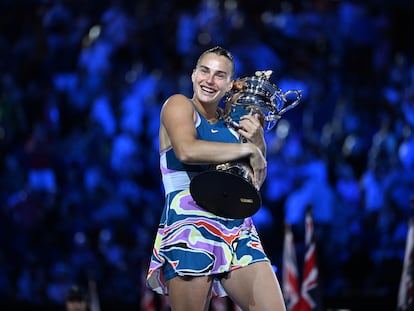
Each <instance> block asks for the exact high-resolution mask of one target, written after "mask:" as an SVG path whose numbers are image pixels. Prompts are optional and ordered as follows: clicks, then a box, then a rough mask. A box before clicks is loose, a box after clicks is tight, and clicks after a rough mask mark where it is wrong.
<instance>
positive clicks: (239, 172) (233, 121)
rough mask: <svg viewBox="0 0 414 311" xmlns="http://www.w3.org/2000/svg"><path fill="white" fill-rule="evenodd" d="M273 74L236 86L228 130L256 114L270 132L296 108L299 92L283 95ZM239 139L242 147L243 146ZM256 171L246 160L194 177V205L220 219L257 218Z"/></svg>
mask: <svg viewBox="0 0 414 311" xmlns="http://www.w3.org/2000/svg"><path fill="white" fill-rule="evenodd" d="M271 74H272V71H271V70H267V71H257V72H256V73H255V75H254V76H251V77H245V78H239V79H237V80H236V81H235V82H234V85H233V88H232V90H231V92H230V93H229V94H228V96H227V98H226V100H225V108H224V113H223V118H224V122H225V123H226V124H227V126H229V127H232V128H233V129H235V130H238V129H239V128H240V127H239V122H240V118H241V116H243V115H246V114H257V115H258V117H259V120H260V122H261V125H262V127H263V129H264V131H265V132H268V131H270V130H271V129H272V128H273V127H274V126H275V125H276V123H277V121H278V120H279V119H280V118H281V115H282V114H284V113H285V112H286V111H288V110H290V109H292V108H294V107H296V106H297V105H298V104H299V102H300V100H301V97H302V93H301V91H300V90H289V91H287V92H283V91H282V90H281V89H280V88H279V87H278V86H277V85H276V84H274V83H272V82H270V81H269V78H270V75H271ZM244 142H245V141H244V139H243V138H242V137H240V143H244ZM252 180H253V170H252V168H251V167H250V165H249V163H248V161H247V159H246V160H245V161H243V160H238V161H234V162H227V163H222V164H218V165H212V166H211V169H209V170H207V171H204V172H201V173H199V174H198V175H196V176H194V177H193V178H192V179H191V182H190V193H191V195H192V197H193V199H194V200H195V202H196V203H197V204H198V205H199V206H201V207H202V208H204V209H205V210H207V211H210V212H212V213H214V214H216V215H217V216H220V217H225V218H232V219H242V218H246V217H250V216H252V215H254V214H255V213H256V212H257V211H258V210H259V208H260V206H261V204H262V198H261V195H260V191H259V190H258V189H256V187H255V186H254V185H253V183H252Z"/></svg>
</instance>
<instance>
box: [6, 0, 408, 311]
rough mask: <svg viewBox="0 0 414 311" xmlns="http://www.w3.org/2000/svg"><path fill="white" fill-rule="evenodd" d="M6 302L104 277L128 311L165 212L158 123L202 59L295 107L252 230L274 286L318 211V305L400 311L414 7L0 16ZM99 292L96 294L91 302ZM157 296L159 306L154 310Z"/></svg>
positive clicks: (21, 8)
mask: <svg viewBox="0 0 414 311" xmlns="http://www.w3.org/2000/svg"><path fill="white" fill-rule="evenodd" d="M0 15H1V16H0V74H1V81H0V82H1V97H0V169H1V175H0V302H1V303H0V304H1V305H3V307H4V308H5V309H6V310H11V309H16V308H17V307H22V308H26V309H28V310H35V309H41V310H46V309H50V310H54V309H57V310H58V309H62V306H63V301H64V297H65V293H66V292H67V290H68V288H69V287H70V286H71V285H73V284H78V285H80V286H81V287H83V288H84V289H85V291H87V288H88V281H90V280H93V281H96V284H97V288H98V295H99V298H100V303H101V309H102V310H112V309H114V310H115V309H116V310H120V309H122V310H133V309H134V310H136V309H137V308H139V304H140V302H141V297H142V294H143V293H144V291H143V288H142V284H143V275H144V274H143V272H142V271H145V269H146V267H147V264H148V261H149V257H150V253H151V247H152V241H153V237H154V234H155V230H156V227H157V224H158V220H159V216H160V213H161V210H162V206H163V191H162V187H161V183H160V175H159V165H158V141H157V139H158V138H157V134H158V125H159V120H158V115H159V110H160V107H161V105H162V103H163V101H164V100H165V99H166V98H167V97H168V96H170V95H172V94H173V93H175V92H182V93H184V94H186V95H188V96H191V95H192V94H191V81H190V74H191V71H192V69H193V66H194V64H195V62H196V60H197V57H198V56H199V54H200V53H201V52H202V51H204V50H205V49H207V48H210V47H212V46H214V45H222V46H223V47H225V48H227V49H228V50H230V51H231V52H232V53H233V54H234V56H235V58H236V66H237V67H236V76H247V75H252V74H253V73H254V72H255V71H256V70H266V69H272V70H273V71H274V73H273V75H272V79H271V80H272V81H274V82H275V83H277V84H278V85H279V86H280V87H281V88H282V89H283V90H285V91H286V90H288V89H302V90H303V91H304V98H303V100H302V102H301V103H300V105H299V106H298V107H297V108H295V109H293V110H291V111H289V112H288V113H286V114H285V115H284V116H283V119H282V120H281V121H279V123H278V125H277V126H276V128H275V129H274V130H272V131H271V132H269V133H267V135H266V138H267V139H268V144H269V148H268V159H269V160H268V161H269V174H268V178H267V180H266V183H265V184H264V186H263V188H262V199H263V207H262V208H261V210H260V211H259V213H258V214H257V215H255V221H256V224H257V227H258V230H259V232H260V233H261V236H262V238H263V243H264V246H265V248H266V250H267V252H268V254H269V257H271V259H272V261H273V263H274V265H275V266H276V267H277V269H278V270H277V273H278V276H279V279H280V276H281V265H282V262H281V258H282V248H283V223H284V222H287V223H290V224H291V225H292V227H293V230H294V234H295V241H296V246H297V254H298V264H299V269H301V265H302V262H303V234H304V229H303V228H304V221H303V211H304V208H305V207H306V206H309V205H310V206H312V209H313V214H314V220H315V231H316V238H317V247H318V265H319V269H320V285H321V289H322V293H323V303H324V306H325V308H326V309H329V308H349V309H352V310H373V309H378V308H381V310H394V309H395V307H396V299H397V292H398V285H399V279H400V275H401V269H402V261H403V256H404V247H405V241H406V233H407V224H408V220H409V218H410V217H411V216H412V211H413V210H412V206H411V205H410V198H411V197H412V196H413V194H414V178H413V177H412V176H413V173H414V160H413V159H414V140H413V128H414V62H413V52H414V51H413V47H414V46H413V41H412V37H413V35H414V34H413V29H414V5H413V4H412V2H411V1H328V0H319V1H317V0H315V1H264V0H256V1H229V0H227V1H161V0H156V1H127V0H124V1H122V0H119V1H97V0H96V1H81V0H77V1H76V0H72V1H70V0H66V1H65V0H62V1H47V0H43V1H41V0H32V1H29V0H28V1H11V0H10V1H6V0H2V1H1V2H0ZM89 294H90V293H89ZM157 299H159V297H158V298H157Z"/></svg>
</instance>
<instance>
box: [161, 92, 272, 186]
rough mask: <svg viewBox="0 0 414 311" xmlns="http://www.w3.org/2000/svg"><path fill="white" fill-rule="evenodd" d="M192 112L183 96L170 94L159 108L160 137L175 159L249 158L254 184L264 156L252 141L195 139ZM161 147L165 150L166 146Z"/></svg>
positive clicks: (260, 174) (213, 161)
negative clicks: (167, 142)
mask: <svg viewBox="0 0 414 311" xmlns="http://www.w3.org/2000/svg"><path fill="white" fill-rule="evenodd" d="M194 120H195V111H194V107H193V104H192V102H191V101H190V100H189V99H188V98H187V97H185V96H183V95H180V94H177V95H173V96H171V97H170V98H169V99H168V100H167V101H166V102H165V103H164V105H163V107H162V109H161V129H160V140H161V137H162V136H166V137H164V140H165V138H168V140H169V143H170V145H171V146H172V147H173V149H174V152H175V154H176V156H177V158H178V159H179V160H180V161H181V162H183V163H187V164H219V163H225V162H229V161H235V160H239V159H243V158H247V157H248V158H249V161H250V165H251V166H252V169H253V173H254V179H255V184H257V185H256V186H257V187H259V186H260V185H261V184H262V183H263V181H264V179H265V176H266V159H265V158H264V156H263V154H262V152H261V151H260V150H259V148H257V147H256V146H255V145H254V144H252V143H243V144H240V143H221V142H212V141H206V140H200V139H197V130H196V128H195V126H194ZM160 143H161V146H162V147H164V148H163V149H166V147H169V146H165V144H164V146H163V144H162V142H161V141H160Z"/></svg>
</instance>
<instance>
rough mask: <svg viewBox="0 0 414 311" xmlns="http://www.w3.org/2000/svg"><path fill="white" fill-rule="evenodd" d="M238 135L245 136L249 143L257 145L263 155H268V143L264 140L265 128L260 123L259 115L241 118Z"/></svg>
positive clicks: (248, 115)
mask: <svg viewBox="0 0 414 311" xmlns="http://www.w3.org/2000/svg"><path fill="white" fill-rule="evenodd" d="M239 126H240V128H239V130H238V133H239V134H240V135H241V136H243V137H244V138H245V139H246V141H247V142H249V143H252V144H254V145H256V146H257V147H258V148H259V149H260V151H261V152H262V153H263V155H266V142H265V139H264V130H263V126H262V124H261V123H260V120H259V115H258V114H257V113H256V114H247V115H244V116H242V117H241V118H240V122H239Z"/></svg>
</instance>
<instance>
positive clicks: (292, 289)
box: [282, 224, 300, 311]
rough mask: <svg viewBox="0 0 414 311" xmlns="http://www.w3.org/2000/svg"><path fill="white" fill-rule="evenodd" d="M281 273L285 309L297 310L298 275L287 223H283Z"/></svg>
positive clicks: (290, 230)
mask: <svg viewBox="0 0 414 311" xmlns="http://www.w3.org/2000/svg"><path fill="white" fill-rule="evenodd" d="M282 273H283V274H282V288H283V296H284V299H285V303H286V309H287V310H288V311H297V310H299V309H298V308H299V302H300V292H299V290H300V289H299V275H298V268H297V261H296V251H295V244H294V240H293V233H292V228H291V227H290V225H289V224H286V225H285V237H284V243H283V263H282Z"/></svg>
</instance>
